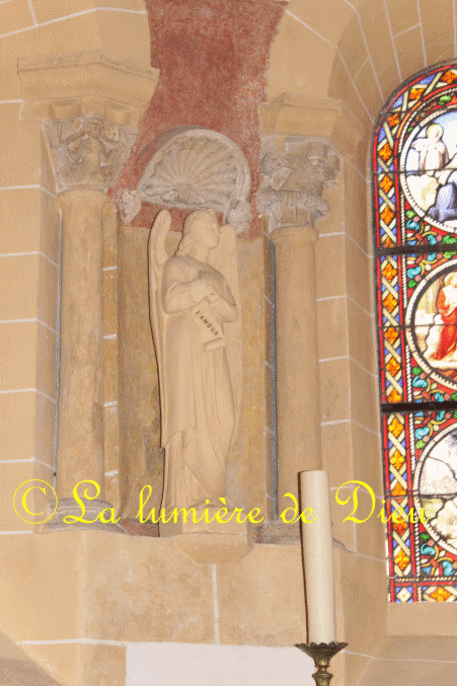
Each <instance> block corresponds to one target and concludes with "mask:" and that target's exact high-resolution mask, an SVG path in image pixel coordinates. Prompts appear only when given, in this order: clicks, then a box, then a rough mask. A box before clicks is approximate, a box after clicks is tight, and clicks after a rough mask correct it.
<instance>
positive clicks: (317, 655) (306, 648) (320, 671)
mask: <svg viewBox="0 0 457 686" xmlns="http://www.w3.org/2000/svg"><path fill="white" fill-rule="evenodd" d="M347 645H348V644H347V643H335V642H334V641H332V642H331V643H319V644H317V643H310V644H308V643H296V644H295V647H296V648H299V649H300V650H302V651H303V652H304V653H306V654H307V655H309V656H310V657H312V658H313V660H314V664H315V666H316V669H317V672H314V674H313V675H312V676H313V679H314V681H315V682H316V686H329V684H330V680H331V679H332V677H333V674H330V672H329V671H328V667H329V665H330V660H331V659H332V657H333V656H334V655H336V654H337V653H339V652H340V650H343V648H346V646H347Z"/></svg>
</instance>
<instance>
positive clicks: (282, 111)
mask: <svg viewBox="0 0 457 686" xmlns="http://www.w3.org/2000/svg"><path fill="white" fill-rule="evenodd" d="M259 115H260V127H261V130H262V135H263V136H272V135H276V136H279V137H282V138H284V137H286V136H288V137H290V136H308V137H310V136H311V137H313V138H323V139H327V140H328V141H329V142H330V143H331V145H332V146H334V147H335V148H336V149H337V150H338V152H339V153H341V155H343V156H344V157H351V156H352V155H353V153H354V151H355V150H356V148H357V145H358V144H359V143H360V141H361V140H362V137H363V135H364V129H363V127H362V125H361V123H360V122H359V121H358V119H357V117H356V116H355V115H354V114H353V113H352V112H351V110H350V109H349V107H348V106H347V105H346V104H345V103H344V102H343V101H342V100H334V99H333V98H315V97H311V96H308V95H292V94H290V93H283V94H282V95H280V96H278V97H277V98H275V99H274V100H270V101H269V102H266V103H264V104H262V105H261V106H260V109H259Z"/></svg>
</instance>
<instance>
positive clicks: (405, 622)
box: [268, 0, 456, 684]
mask: <svg viewBox="0 0 457 686" xmlns="http://www.w3.org/2000/svg"><path fill="white" fill-rule="evenodd" d="M454 11H455V10H454V8H453V4H452V3H451V2H450V1H445V0H443V2H439V3H436V2H433V1H432V0H419V2H416V1H415V0H414V1H413V0H411V2H402V3H398V2H395V0H386V2H380V1H379V0H370V1H368V2H357V1H356V0H355V1H354V2H352V3H349V2H345V1H344V0H336V1H332V2H321V3H319V4H318V5H317V4H315V3H308V2H305V0H292V2H290V4H289V5H288V6H287V8H286V10H285V13H284V15H283V19H282V22H281V24H280V27H279V32H278V35H277V39H276V42H275V44H274V46H273V49H272V52H271V60H270V67H269V82H268V95H269V97H270V99H273V98H277V97H278V96H281V95H282V94H283V93H284V92H286V93H292V94H299V93H301V94H306V95H309V96H319V97H326V96H327V97H331V98H333V99H337V100H340V101H343V102H344V103H345V104H346V105H347V106H348V108H349V110H350V111H351V112H352V113H353V114H354V115H355V116H356V117H357V119H358V120H359V122H360V124H361V131H362V132H363V135H362V138H361V141H360V143H359V145H358V147H357V149H356V150H355V152H354V153H353V154H352V155H351V156H350V157H349V159H345V161H344V165H343V171H342V173H341V174H340V177H339V181H338V189H336V190H334V191H332V192H330V191H328V190H326V191H324V197H325V198H326V199H327V200H328V201H329V203H330V205H331V208H332V209H331V211H330V212H329V214H328V215H327V216H326V217H325V219H323V220H321V221H320V222H318V224H317V225H316V227H317V228H318V229H319V233H320V240H319V242H318V248H317V250H318V253H317V254H318V262H317V278H318V282H317V289H318V297H317V300H318V302H317V307H318V317H319V357H320V382H321V412H322V444H323V459H324V465H325V466H326V468H327V469H329V471H330V478H331V482H332V486H333V488H334V489H335V488H336V487H337V486H338V485H339V484H341V483H342V482H344V481H346V480H348V479H361V480H364V481H366V482H367V483H369V484H370V485H371V486H372V488H373V489H374V490H375V492H376V495H377V500H378V504H380V499H381V495H382V482H381V471H380V465H381V452H380V435H379V420H378V407H379V405H378V403H379V400H378V388H377V366H376V341H375V329H374V303H373V288H372V283H373V276H372V274H373V248H372V240H371V226H370V216H371V213H370V183H371V181H370V172H369V165H370V144H371V136H372V130H373V127H374V124H375V122H376V119H377V116H378V113H379V111H380V109H381V107H382V105H383V103H384V102H385V101H386V100H387V98H388V97H389V96H390V94H391V92H392V91H393V90H394V89H395V88H397V87H398V86H399V85H400V84H401V83H402V82H403V80H405V79H406V78H408V77H409V76H411V75H412V74H414V73H415V72H416V71H419V70H421V69H423V68H425V67H426V66H427V65H433V64H435V63H437V62H440V61H442V60H444V59H449V58H452V57H453V56H454V55H455V49H456V35H455V18H454ZM341 495H342V494H341ZM348 495H349V491H348ZM367 505H368V503H365V506H367ZM341 518H342V514H341V508H339V507H338V506H337V505H335V510H334V514H333V521H334V531H335V535H336V537H337V538H338V539H339V540H340V541H341V542H342V543H343V544H344V545H345V546H346V551H344V550H338V552H337V559H338V564H337V568H338V572H337V576H338V575H339V582H338V584H339V586H340V588H339V591H338V593H339V594H340V595H339V601H338V603H339V607H340V612H339V615H338V616H339V620H340V622H341V623H340V625H339V628H338V632H339V633H338V636H339V639H340V640H343V638H344V640H348V641H349V642H350V646H349V649H348V651H347V652H346V653H345V654H344V655H342V656H340V657H338V660H339V662H340V664H341V665H342V664H343V662H344V663H345V664H346V679H347V680H348V681H347V683H351V684H352V683H356V682H357V679H358V678H359V675H360V673H361V672H362V670H363V669H364V668H367V666H368V665H369V664H371V665H372V667H371V671H370V673H369V675H368V681H366V679H365V681H364V683H378V681H376V679H377V678H378V677H377V674H381V673H382V674H383V677H382V678H381V680H380V681H379V683H381V682H382V683H385V682H386V680H388V681H389V683H392V684H394V683H395V684H396V683H400V682H401V677H400V676H399V675H398V673H397V674H395V670H394V669H393V667H392V665H391V666H390V667H389V663H388V659H389V654H390V653H389V651H390V650H391V644H388V643H386V644H385V645H386V647H385V648H384V650H383V649H382V647H381V646H382V643H383V640H387V639H386V638H385V639H383V640H380V637H381V636H384V637H386V636H387V633H393V634H395V635H397V636H398V635H399V634H409V635H410V634H411V633H414V632H416V631H419V628H418V627H419V626H422V627H426V628H425V629H424V630H425V632H426V633H427V632H430V633H435V632H436V633H437V634H440V633H444V632H446V633H447V629H446V626H448V625H447V624H446V620H445V618H444V614H443V615H440V611H443V610H444V608H442V607H439V606H436V605H434V606H433V607H431V606H430V604H428V605H427V606H424V605H421V606H420V607H417V606H415V607H409V606H408V607H406V606H404V605H395V606H392V607H389V608H386V603H385V594H386V572H385V567H384V562H383V560H384V555H385V552H384V541H383V532H382V527H381V525H380V524H379V521H378V520H374V521H371V522H367V523H366V524H359V525H358V524H350V523H345V524H342V523H341ZM362 594H364V595H363V597H362ZM367 607H368V608H369V612H367ZM387 609H388V611H389V612H388V617H387V616H386V615H387ZM416 615H417V616H416ZM440 617H441V618H440ZM387 618H388V622H387ZM416 627H417V628H416ZM450 631H452V632H453V631H454V629H453V628H452V629H450ZM402 645H403V648H404V650H405V655H407V656H410V655H411V656H412V655H413V654H414V650H412V643H409V644H408V639H404V640H403V643H402ZM430 645H431V644H430ZM389 646H390V647H389ZM355 653H358V654H357V655H356V654H355ZM376 656H377V658H376V660H375V661H374V662H371V659H372V658H373V657H376ZM407 659H412V658H409V657H408V658H407ZM437 659H438V660H440V659H443V660H444V659H445V658H444V653H443V654H440V655H437ZM385 660H386V661H385ZM389 669H390V670H391V671H390V672H389ZM439 669H442V670H444V669H445V667H444V663H443V665H440V666H439ZM440 673H441V672H440ZM424 674H425V673H424V672H421V675H422V676H423V678H425V676H424ZM443 674H444V671H443ZM387 675H388V676H387ZM371 680H373V681H371ZM421 683H428V681H427V682H426V681H421Z"/></svg>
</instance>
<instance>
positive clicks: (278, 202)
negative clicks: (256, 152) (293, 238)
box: [257, 136, 340, 231]
mask: <svg viewBox="0 0 457 686" xmlns="http://www.w3.org/2000/svg"><path fill="white" fill-rule="evenodd" d="M339 167H340V160H339V157H338V154H337V153H336V152H335V150H334V149H333V148H332V147H331V146H330V145H329V143H328V142H327V141H325V140H318V139H313V138H286V139H285V141H284V147H283V148H282V147H280V145H279V144H278V139H277V137H276V136H269V137H267V138H265V139H264V140H263V144H262V160H261V164H260V171H261V174H262V181H261V186H260V189H259V191H258V193H257V208H258V209H259V210H260V211H261V212H262V213H263V214H265V215H266V216H267V217H268V219H269V228H270V231H273V230H275V229H278V228H279V227H281V226H307V227H313V226H314V222H315V221H316V220H317V219H319V218H320V217H323V216H324V215H325V214H327V212H328V203H327V202H326V201H325V200H324V199H323V198H322V191H323V190H324V187H325V186H330V185H331V184H332V183H333V182H334V181H335V179H336V177H337V175H338V171H339Z"/></svg>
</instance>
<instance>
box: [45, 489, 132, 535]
mask: <svg viewBox="0 0 457 686" xmlns="http://www.w3.org/2000/svg"><path fill="white" fill-rule="evenodd" d="M81 501H82V502H83V503H84V507H85V511H84V514H83V512H82V507H81V506H80V505H79V504H78V503H77V502H76V501H75V500H74V498H62V500H59V503H58V505H57V508H56V511H55V513H54V514H53V515H52V514H51V513H52V510H53V509H54V503H49V504H48V506H47V514H48V515H49V519H48V520H47V521H46V522H44V524H42V526H41V529H40V533H51V532H53V531H68V530H70V529H86V530H89V531H90V530H92V531H95V530H96V531H111V532H116V533H118V534H125V533H126V532H125V530H124V529H123V528H122V526H120V525H119V524H117V523H116V522H106V523H105V522H103V521H101V520H100V514H101V513H102V512H103V510H106V509H107V508H108V509H113V506H112V505H111V504H110V503H108V502H107V501H106V500H98V499H97V500H85V499H84V498H81ZM106 514H108V513H105V515H106ZM66 517H74V518H77V519H84V520H86V521H70V522H66V521H64V519H65V518H66ZM105 518H106V519H107V518H108V517H105Z"/></svg>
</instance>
